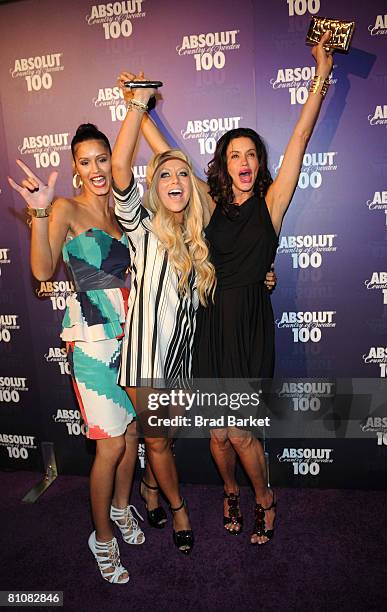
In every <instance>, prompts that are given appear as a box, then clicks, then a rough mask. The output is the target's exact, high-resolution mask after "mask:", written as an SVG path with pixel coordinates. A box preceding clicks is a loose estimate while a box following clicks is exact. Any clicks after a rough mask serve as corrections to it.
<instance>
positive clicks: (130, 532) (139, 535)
mask: <svg viewBox="0 0 387 612" xmlns="http://www.w3.org/2000/svg"><path fill="white" fill-rule="evenodd" d="M133 512H135V513H136V514H137V516H138V518H139V519H141V520H142V521H143V520H144V519H143V518H142V516H141V514H140V513H139V512H138V510H137V508H136V507H135V506H132V505H130V506H126V508H115V507H114V506H110V518H111V520H112V521H113V522H114V523H115V524H116V525H117V527H118V528H119V530H120V531H121V534H122V537H123V540H124V542H126V543H127V544H144V542H145V535H144V532H143V531H142V529H141V527H139V524H138V520H137V519H136V518H135V517H134V516H133Z"/></svg>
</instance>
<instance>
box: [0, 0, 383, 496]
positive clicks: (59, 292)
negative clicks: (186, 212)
mask: <svg viewBox="0 0 387 612" xmlns="http://www.w3.org/2000/svg"><path fill="white" fill-rule="evenodd" d="M385 10H386V9H385V3H384V2H382V1H381V0H377V1H375V2H373V3H372V5H371V3H365V4H364V3H362V2H360V1H357V2H349V0H337V1H336V2H333V1H332V0H287V1H285V0H276V1H275V2H273V3H271V6H270V10H268V8H267V3H265V2H263V0H256V1H254V2H246V3H244V5H243V10H239V9H238V10H236V8H235V3H234V2H231V0H222V1H220V0H214V1H213V2H211V3H210V5H209V4H208V2H205V1H204V0H198V1H197V2H195V3H191V2H189V1H188V0H181V1H180V2H178V3H176V2H172V0H163V2H156V1H155V0H129V1H124V2H112V3H105V4H102V3H100V4H97V3H96V4H93V2H91V1H85V0H67V2H66V3H65V5H64V4H62V3H57V2H55V1H53V0H41V1H40V2H39V3H37V2H33V1H32V0H31V1H29V0H25V1H21V2H17V3H15V4H7V5H4V6H1V8H0V15H1V20H0V23H1V25H0V35H1V39H0V40H1V42H0V48H1V57H2V62H1V68H0V82H1V100H0V102H1V114H0V161H1V164H0V189H1V192H0V200H1V207H2V211H3V221H2V224H1V227H0V273H1V275H0V285H1V297H0V317H1V318H0V368H1V374H0V376H1V378H0V400H1V409H0V462H1V465H3V466H5V467H15V468H24V467H28V468H30V467H32V468H36V467H38V466H39V465H40V452H39V445H40V441H41V440H51V441H53V442H54V443H55V448H56V453H57V459H58V465H59V469H60V471H61V472H70V473H71V472H80V473H84V472H86V471H87V470H88V467H89V465H90V461H91V456H92V447H90V448H89V446H88V445H85V439H84V436H83V435H82V433H83V431H82V426H81V425H80V422H79V413H78V407H77V405H76V402H75V400H74V397H73V394H72V390H71V385H70V380H69V376H68V366H67V363H66V357H65V354H64V352H63V349H62V347H61V344H60V340H59V330H60V323H61V319H62V316H63V311H64V307H65V300H66V296H67V295H68V292H69V291H71V284H70V283H69V282H68V280H67V277H66V274H65V272H64V270H63V268H62V267H60V268H59V269H58V271H57V274H56V276H55V279H53V281H56V283H54V282H52V283H38V282H36V281H35V280H33V279H32V277H31V274H30V271H29V263H28V250H29V235H28V233H29V230H28V228H27V226H26V223H25V220H24V213H23V212H22V209H23V204H22V201H21V199H20V198H19V197H18V196H17V195H16V194H14V192H11V190H10V188H9V187H8V184H7V182H6V176H7V174H11V175H12V176H13V177H14V178H16V179H18V178H20V177H21V175H20V172H19V171H18V169H17V167H16V165H15V161H14V160H15V158H17V157H20V159H22V160H24V161H25V162H26V163H27V164H29V165H30V166H31V167H32V168H33V169H36V170H37V172H38V174H40V175H42V177H47V175H48V173H49V172H50V171H51V170H52V169H53V168H56V169H58V170H59V171H60V176H59V180H58V187H57V193H58V194H63V195H71V194H72V193H73V192H72V186H71V177H72V172H71V154H70V151H69V145H70V140H71V137H72V134H73V133H74V131H75V129H76V127H77V126H78V125H79V123H81V122H84V121H90V122H94V123H96V124H97V125H98V127H99V128H100V129H102V130H103V131H105V132H106V133H107V135H108V136H109V137H110V138H111V140H112V141H113V140H114V137H115V135H116V133H117V130H118V126H119V122H120V120H122V118H123V113H124V112H125V109H124V106H123V103H122V102H123V101H122V99H121V98H120V96H119V92H118V90H117V89H116V78H117V76H118V74H119V72H120V70H121V69H130V70H133V71H138V70H140V69H143V70H144V71H145V73H146V74H147V75H150V76H151V77H154V78H160V79H162V80H163V81H164V83H165V85H164V87H163V89H162V99H161V100H160V101H159V102H158V105H157V110H156V111H155V115H154V116H155V118H156V120H157V121H159V122H160V124H161V125H162V126H163V129H164V130H165V131H166V133H167V134H168V137H169V138H170V140H171V141H172V142H176V143H177V144H178V145H179V146H181V147H182V148H184V149H185V150H186V151H187V153H188V154H189V155H190V156H191V158H192V159H193V161H194V165H195V167H196V169H197V171H198V173H200V174H201V175H203V170H204V169H205V167H206V165H207V162H208V161H209V159H211V156H212V152H213V150H214V145H215V142H216V140H217V139H218V138H219V136H221V135H222V134H223V133H224V131H226V130H227V129H229V128H232V127H238V126H250V127H253V128H255V129H257V130H258V131H259V133H260V134H261V135H262V136H263V137H264V139H265V140H266V142H267V144H268V148H269V154H270V168H271V170H272V174H273V175H275V174H276V172H277V171H278V167H279V165H280V161H281V155H282V154H283V152H284V149H285V146H286V142H287V139H288V137H289V135H290V133H291V129H292V126H293V125H294V123H295V121H296V119H297V116H298V114H299V112H300V108H301V105H302V103H303V101H304V99H305V95H306V91H307V89H306V88H307V82H308V80H309V79H310V77H311V75H312V72H313V66H314V61H313V58H312V56H311V53H310V48H308V47H307V46H306V45H305V44H304V39H305V33H306V31H307V28H308V24H309V22H310V19H311V16H312V15H314V14H318V15H322V16H333V17H339V18H343V19H354V20H355V21H356V31H355V35H354V39H353V43H352V49H351V51H350V53H349V54H348V55H342V54H336V55H335V59H334V69H333V73H332V80H333V83H334V84H333V85H332V87H331V89H330V91H329V93H328V96H327V99H326V101H325V102H324V106H323V109H322V113H321V119H320V121H319V123H318V125H317V127H316V130H315V133H314V135H313V138H312V139H311V142H310V143H309V146H308V150H307V154H306V155H305V158H304V165H303V169H302V173H301V177H300V183H299V187H298V189H297V190H296V193H295V196H294V199H293V202H292V204H291V207H290V209H289V212H288V213H287V216H286V218H285V221H284V224H283V228H282V232H281V239H280V248H279V251H278V255H277V259H276V271H277V274H278V277H279V283H278V287H277V288H276V290H275V292H274V295H273V306H274V310H275V318H276V325H277V364H276V374H277V375H278V376H280V377H288V376H289V377H294V378H296V377H323V378H326V379H327V380H328V381H331V383H330V384H332V385H333V387H332V388H333V389H335V386H336V379H337V378H339V377H346V378H350V377H363V378H385V377H386V367H387V365H386V364H387V347H386V344H387V341H386V339H387V272H386V271H387V257H386V255H387V242H386V240H387V149H386V134H387V132H386V127H387V95H386V83H387V53H386V44H387V16H386V15H385V14H384V13H385ZM149 157H150V151H149V149H148V148H147V146H146V145H145V144H144V143H143V142H141V144H140V146H139V150H138V155H137V159H136V166H135V174H136V175H137V176H138V178H139V180H140V181H141V182H142V183H144V168H145V164H146V163H147V161H148V159H149ZM334 395H335V393H334V392H333V393H331V395H329V394H328V396H327V397H328V398H329V397H332V396H334ZM297 397H298V400H297V399H296V401H294V400H292V402H291V403H290V404H289V405H288V406H287V407H285V415H286V416H287V418H288V419H289V423H291V421H292V419H294V418H300V419H301V418H304V419H305V418H308V416H310V415H311V411H312V410H314V414H313V417H314V418H317V417H321V418H323V416H324V414H327V413H328V412H329V411H332V405H331V404H329V406H328V408H324V403H323V401H322V400H321V398H320V397H319V395H318V393H314V394H313V393H312V396H311V394H309V395H308V396H307V397H305V398H304V400H305V401H304V403H303V404H302V406H303V409H302V410H303V412H302V414H301V412H300V410H299V406H300V405H301V404H300V399H303V397H302V394H301V396H300V394H298V395H297ZM312 400H318V402H317V403H316V402H312ZM320 400H321V401H320ZM335 410H336V409H335ZM340 410H343V411H344V412H342V413H340V414H341V416H342V417H343V418H345V417H346V416H347V415H346V414H345V413H346V409H341V408H340ZM340 410H339V411H340ZM326 411H328V412H326ZM334 414H336V412H334ZM359 443H360V442H359ZM372 443H373V444H374V443H375V440H372ZM386 443H387V441H386ZM300 444H301V443H300ZM301 446H303V447H305V444H301ZM379 446H380V445H379ZM181 447H182V445H181V444H180V445H179V444H178V445H177V452H178V453H179V455H180V456H181V462H182V465H183V477H184V469H185V474H186V477H187V478H188V479H191V480H195V478H196V479H197V480H200V479H205V478H206V477H207V476H206V475H205V474H204V472H207V473H209V472H211V470H212V467H211V465H210V464H209V460H207V459H205V458H203V463H202V464H199V465H198V467H197V469H196V471H195V470H194V471H193V470H192V465H191V462H190V460H189V457H188V451H187V448H188V446H186V448H185V449H184V448H181ZM314 447H316V443H314ZM320 447H321V448H325V446H324V443H323V442H321V443H320ZM273 448H274V449H275V451H273V453H272V461H273V474H274V475H275V476H276V478H277V480H278V482H281V478H282V477H284V478H285V477H286V478H288V477H290V474H289V473H288V471H286V469H285V468H284V463H286V460H285V459H283V450H284V446H283V444H282V445H281V444H279V446H278V448H277V447H276V446H275V445H273ZM370 448H373V449H374V451H371V452H375V453H376V452H377V453H378V455H377V457H378V458H380V460H381V461H385V453H384V456H383V454H381V453H382V452H383V450H384V449H383V448H379V447H378V448H376V444H374V446H373V447H370ZM342 449H343V447H341V450H340V449H335V450H332V451H331V454H330V456H331V457H332V456H334V461H333V466H334V467H333V469H332V466H331V468H330V469H331V472H329V467H327V466H324V469H325V474H324V477H325V480H324V478H322V479H321V481H320V484H325V485H326V484H328V485H329V484H332V482H335V481H334V477H333V472H334V471H335V470H336V472H340V469H341V468H342V469H343V472H342V473H343V480H344V477H345V476H344V474H346V472H345V469H344V468H345V466H346V460H345V459H344V455H345V454H346V453H345V450H346V449H344V451H343V450H342ZM351 452H352V451H351ZM201 455H203V457H204V455H206V452H204V453H201ZM356 455H357V451H356V448H354V449H353V454H352V455H351V456H352V457H356ZM279 457H282V460H281V461H280V459H279ZM206 461H207V463H206ZM322 463H323V461H322ZM327 463H328V462H327ZM184 466H185V467H184ZM203 466H204V467H203ZM285 467H286V466H285ZM281 470H282V471H281ZM322 471H323V470H322ZM376 471H377V470H376ZM283 475H284V476H283ZM293 476H294V480H293V482H294V483H295V484H297V482H300V474H296V472H294V474H293ZM297 476H298V480H297ZM378 477H379V476H378ZM312 480H313V479H312ZM301 482H303V483H305V482H306V481H305V479H304V480H303V481H301ZM314 482H317V480H315V481H314ZM340 482H341V481H340ZM357 484H358V482H357Z"/></svg>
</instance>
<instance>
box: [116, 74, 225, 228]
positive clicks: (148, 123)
mask: <svg viewBox="0 0 387 612" xmlns="http://www.w3.org/2000/svg"><path fill="white" fill-rule="evenodd" d="M143 78H144V73H143V72H139V74H138V75H135V74H133V73H132V72H121V74H120V76H119V77H118V84H119V86H120V88H121V90H122V92H123V95H124V100H125V102H130V100H131V99H133V98H136V99H139V97H138V94H137V91H139V90H136V92H135V93H132V92H133V90H129V89H126V88H125V87H124V82H125V81H131V80H134V79H143ZM145 91H149V90H145ZM151 95H154V94H153V93H152V94H151ZM149 97H151V96H149ZM148 99H149V98H148ZM141 132H142V134H143V135H144V138H145V140H146V141H147V143H148V145H149V147H150V148H151V150H152V152H153V154H154V155H157V154H159V153H164V152H165V151H168V150H169V149H171V148H174V147H172V146H171V143H169V142H168V141H167V140H166V139H165V137H164V135H163V134H162V133H161V131H160V129H159V128H158V127H157V125H156V124H155V122H154V121H153V119H152V118H151V117H150V116H149V115H148V113H143V117H142V121H141ZM137 133H138V132H137ZM114 148H115V147H114ZM179 148H180V147H179ZM132 154H133V153H132ZM113 156H114V150H113ZM113 177H114V171H113ZM114 180H115V182H116V184H117V181H116V179H115V177H114ZM196 180H197V182H198V185H199V187H200V189H201V191H202V193H203V195H204V197H205V201H204V202H203V206H204V207H205V209H204V210H203V215H204V224H205V225H207V224H208V223H209V221H210V218H211V215H212V213H213V211H214V209H215V202H214V201H213V200H212V198H211V197H210V195H209V193H208V191H209V188H208V185H207V183H206V181H203V180H202V179H201V178H199V177H198V176H196ZM127 184H129V183H127ZM117 186H118V187H119V185H118V184H117Z"/></svg>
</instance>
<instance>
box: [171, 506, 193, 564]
mask: <svg viewBox="0 0 387 612" xmlns="http://www.w3.org/2000/svg"><path fill="white" fill-rule="evenodd" d="M183 507H185V508H186V507H187V504H186V503H185V499H184V498H183V497H182V498H181V504H180V506H179V507H178V508H172V506H169V509H170V511H171V512H172V513H175V512H178V511H179V510H181V509H182V508H183ZM173 542H174V544H175V546H176V547H177V548H178V549H179V550H180V552H182V553H183V555H188V554H189V553H190V552H191V550H192V548H193V545H194V535H193V531H192V529H184V530H181V531H175V530H173Z"/></svg>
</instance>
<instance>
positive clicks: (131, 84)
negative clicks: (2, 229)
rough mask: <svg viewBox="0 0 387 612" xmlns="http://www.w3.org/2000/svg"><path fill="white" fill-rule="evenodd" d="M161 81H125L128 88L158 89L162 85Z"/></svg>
mask: <svg viewBox="0 0 387 612" xmlns="http://www.w3.org/2000/svg"><path fill="white" fill-rule="evenodd" d="M162 85H163V84H162V82H161V81H125V83H124V86H125V87H126V88H127V89H137V88H140V87H141V88H143V89H157V88H158V87H162Z"/></svg>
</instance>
